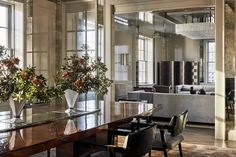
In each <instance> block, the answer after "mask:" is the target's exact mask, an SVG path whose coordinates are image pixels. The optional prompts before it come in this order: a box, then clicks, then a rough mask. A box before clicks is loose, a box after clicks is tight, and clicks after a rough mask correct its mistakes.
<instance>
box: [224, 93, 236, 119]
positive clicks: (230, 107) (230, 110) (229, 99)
mask: <svg viewBox="0 0 236 157" xmlns="http://www.w3.org/2000/svg"><path fill="white" fill-rule="evenodd" d="M234 95H235V91H234V90H230V91H229V92H228V93H227V95H226V103H225V104H226V106H225V108H226V112H227V115H228V119H230V114H231V115H234V103H235V101H234Z"/></svg>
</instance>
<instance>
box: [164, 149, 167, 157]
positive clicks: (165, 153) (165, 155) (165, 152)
mask: <svg viewBox="0 0 236 157" xmlns="http://www.w3.org/2000/svg"><path fill="white" fill-rule="evenodd" d="M164 157H167V151H166V149H165V150H164Z"/></svg>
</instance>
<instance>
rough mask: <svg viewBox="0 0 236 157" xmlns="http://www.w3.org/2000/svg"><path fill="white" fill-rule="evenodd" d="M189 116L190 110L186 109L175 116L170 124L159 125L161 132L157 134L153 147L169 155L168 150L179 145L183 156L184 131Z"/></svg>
mask: <svg viewBox="0 0 236 157" xmlns="http://www.w3.org/2000/svg"><path fill="white" fill-rule="evenodd" d="M187 116H188V111H185V112H183V113H181V114H179V115H177V116H173V117H172V118H171V121H170V123H169V125H157V128H158V129H159V132H157V134H156V138H155V140H154V143H153V148H152V149H153V150H159V151H163V152H164V156H165V157H167V151H168V150H171V149H173V148H175V147H176V146H177V145H178V146H179V153H180V156H181V157H182V156H183V155H182V147H181V142H182V141H183V140H184V137H183V135H182V132H183V130H184V129H185V125H186V122H187Z"/></svg>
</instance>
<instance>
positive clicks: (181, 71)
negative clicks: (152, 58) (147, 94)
mask: <svg viewBox="0 0 236 157" xmlns="http://www.w3.org/2000/svg"><path fill="white" fill-rule="evenodd" d="M157 67H158V68H157V80H158V82H157V84H159V85H165V86H170V85H179V84H189V85H192V84H199V63H198V62H187V61H161V62H158V63H157Z"/></svg>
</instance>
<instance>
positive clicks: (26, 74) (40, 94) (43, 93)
mask: <svg viewBox="0 0 236 157" xmlns="http://www.w3.org/2000/svg"><path fill="white" fill-rule="evenodd" d="M0 56H1V59H0V101H1V102H3V101H7V100H8V99H9V97H10V96H11V97H12V98H13V99H14V100H15V101H21V100H26V101H28V102H33V103H38V102H49V101H50V99H52V98H53V97H55V96H56V95H57V92H55V91H56V90H55V91H54V88H50V87H48V85H47V79H46V78H45V77H44V76H43V75H37V74H36V72H35V67H27V68H26V69H23V70H22V69H20V68H19V67H18V64H19V61H20V60H19V59H18V58H16V57H11V56H7V55H6V53H5V49H4V47H2V46H0Z"/></svg>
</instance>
